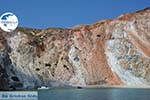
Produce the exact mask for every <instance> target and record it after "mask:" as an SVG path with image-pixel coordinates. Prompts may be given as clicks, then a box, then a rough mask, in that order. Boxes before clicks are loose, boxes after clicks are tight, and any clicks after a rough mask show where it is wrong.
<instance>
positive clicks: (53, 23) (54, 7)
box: [0, 0, 150, 29]
mask: <svg viewBox="0 0 150 100" xmlns="http://www.w3.org/2000/svg"><path fill="white" fill-rule="evenodd" d="M146 7H150V0H1V1H0V15H2V14H3V13H5V12H12V13H14V14H15V15H16V16H17V17H18V20H19V27H29V28H37V29H45V28H49V27H59V28H70V27H73V26H76V25H83V24H93V23H95V22H97V21H99V20H103V19H113V18H116V17H117V16H120V15H121V14H125V13H131V12H135V11H138V10H142V9H144V8H146Z"/></svg>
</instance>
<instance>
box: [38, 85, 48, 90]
mask: <svg viewBox="0 0 150 100" xmlns="http://www.w3.org/2000/svg"><path fill="white" fill-rule="evenodd" d="M46 89H49V88H48V87H45V86H41V87H40V88H38V90H46Z"/></svg>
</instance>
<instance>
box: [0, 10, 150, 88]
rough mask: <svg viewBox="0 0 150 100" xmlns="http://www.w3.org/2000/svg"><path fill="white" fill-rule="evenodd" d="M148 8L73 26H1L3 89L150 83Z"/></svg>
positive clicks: (1, 74) (0, 47)
mask: <svg viewBox="0 0 150 100" xmlns="http://www.w3.org/2000/svg"><path fill="white" fill-rule="evenodd" d="M149 48H150V9H149V8H147V9H144V10H141V11H137V12H135V13H131V14H124V15H121V16H119V17H118V18H116V19H113V20H102V21H99V22H97V23H95V24H92V25H83V26H78V27H73V28H70V29H62V28H48V29H45V30H38V29H31V28H18V29H16V30H15V31H14V32H11V33H7V32H4V31H2V30H0V89H2V90H5V89H15V88H24V89H32V88H37V87H40V86H43V85H44V86H52V87H55V86H56V87H57V86H88V85H127V86H128V85H129V86H138V85H143V86H147V85H150V49H149Z"/></svg>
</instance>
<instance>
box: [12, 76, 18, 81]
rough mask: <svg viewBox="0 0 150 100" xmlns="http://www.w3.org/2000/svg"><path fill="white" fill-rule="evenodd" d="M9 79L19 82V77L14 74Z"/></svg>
mask: <svg viewBox="0 0 150 100" xmlns="http://www.w3.org/2000/svg"><path fill="white" fill-rule="evenodd" d="M11 79H12V80H13V81H16V82H19V79H18V77H16V76H12V77H11Z"/></svg>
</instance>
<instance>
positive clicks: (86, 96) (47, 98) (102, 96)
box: [39, 89, 150, 100]
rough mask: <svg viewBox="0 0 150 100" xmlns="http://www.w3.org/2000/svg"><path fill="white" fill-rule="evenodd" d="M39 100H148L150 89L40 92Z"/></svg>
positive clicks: (149, 99)
mask: <svg viewBox="0 0 150 100" xmlns="http://www.w3.org/2000/svg"><path fill="white" fill-rule="evenodd" d="M39 100H150V89H53V90H40V91H39Z"/></svg>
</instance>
